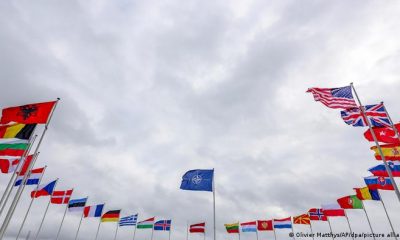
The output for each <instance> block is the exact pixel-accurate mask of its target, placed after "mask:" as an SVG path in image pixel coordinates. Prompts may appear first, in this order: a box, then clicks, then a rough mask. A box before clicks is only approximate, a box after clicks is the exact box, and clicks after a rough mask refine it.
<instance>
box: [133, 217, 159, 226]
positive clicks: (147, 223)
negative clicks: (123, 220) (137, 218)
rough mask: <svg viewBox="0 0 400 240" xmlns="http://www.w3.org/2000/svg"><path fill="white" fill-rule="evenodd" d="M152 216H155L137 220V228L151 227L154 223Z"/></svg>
mask: <svg viewBox="0 0 400 240" xmlns="http://www.w3.org/2000/svg"><path fill="white" fill-rule="evenodd" d="M154 218H155V217H152V218H149V219H146V220H143V221H141V222H138V224H137V226H136V227H137V228H139V229H145V228H153V225H154Z"/></svg>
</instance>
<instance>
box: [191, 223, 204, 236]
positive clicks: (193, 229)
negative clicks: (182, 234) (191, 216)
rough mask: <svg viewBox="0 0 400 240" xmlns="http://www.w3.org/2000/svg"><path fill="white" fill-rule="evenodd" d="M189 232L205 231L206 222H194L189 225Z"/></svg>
mask: <svg viewBox="0 0 400 240" xmlns="http://www.w3.org/2000/svg"><path fill="white" fill-rule="evenodd" d="M189 232H191V233H205V232H206V223H205V222H203V223H196V224H192V225H190V226H189Z"/></svg>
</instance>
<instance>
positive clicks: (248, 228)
mask: <svg viewBox="0 0 400 240" xmlns="http://www.w3.org/2000/svg"><path fill="white" fill-rule="evenodd" d="M240 227H241V228H242V232H257V221H254V222H245V223H241V224H240Z"/></svg>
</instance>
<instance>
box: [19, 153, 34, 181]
mask: <svg viewBox="0 0 400 240" xmlns="http://www.w3.org/2000/svg"><path fill="white" fill-rule="evenodd" d="M20 158H21V157H20ZM32 159H33V155H29V156H27V157H24V158H23V159H22V160H23V164H22V167H21V170H20V171H19V172H18V175H19V176H21V175H25V173H26V171H27V170H28V168H29V166H30V165H31V162H32Z"/></svg>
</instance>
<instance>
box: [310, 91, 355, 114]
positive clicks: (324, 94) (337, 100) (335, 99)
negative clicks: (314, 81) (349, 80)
mask: <svg viewBox="0 0 400 240" xmlns="http://www.w3.org/2000/svg"><path fill="white" fill-rule="evenodd" d="M307 92H310V93H312V94H313V96H314V100H315V101H317V102H318V101H319V102H321V103H322V104H324V105H325V106H327V107H329V108H342V109H347V108H355V107H357V104H356V102H355V101H354V98H353V94H352V93H351V87H350V86H346V87H340V88H309V89H308V90H307Z"/></svg>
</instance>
